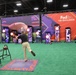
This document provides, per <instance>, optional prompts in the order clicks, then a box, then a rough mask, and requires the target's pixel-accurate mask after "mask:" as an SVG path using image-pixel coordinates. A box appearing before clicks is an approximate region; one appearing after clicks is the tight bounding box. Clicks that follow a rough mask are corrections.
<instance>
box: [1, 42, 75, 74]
mask: <svg viewBox="0 0 76 75" xmlns="http://www.w3.org/2000/svg"><path fill="white" fill-rule="evenodd" d="M3 45H4V44H2V43H1V44H0V49H1V48H2V47H3ZM7 45H8V47H9V50H10V53H11V56H12V59H23V57H24V56H23V50H22V45H21V44H13V43H11V44H10V43H9V44H7ZM30 45H31V48H32V50H33V51H34V52H35V53H36V56H35V57H34V56H32V55H31V53H29V52H28V51H27V56H28V59H35V60H38V64H37V66H36V68H35V70H34V72H22V71H0V75H76V43H64V42H62V43H52V44H45V43H31V44H30ZM9 62H10V58H9V57H7V58H5V59H4V60H2V65H3V66H4V65H5V64H7V63H9ZM0 67H1V66H0Z"/></svg>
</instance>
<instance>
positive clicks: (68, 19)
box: [59, 15, 75, 22]
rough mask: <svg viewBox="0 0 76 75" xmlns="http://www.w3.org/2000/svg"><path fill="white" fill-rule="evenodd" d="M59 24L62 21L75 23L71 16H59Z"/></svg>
mask: <svg viewBox="0 0 76 75" xmlns="http://www.w3.org/2000/svg"><path fill="white" fill-rule="evenodd" d="M59 21H60V22H62V21H63V22H64V21H75V19H74V18H73V17H72V16H69V15H66V16H60V19H59Z"/></svg>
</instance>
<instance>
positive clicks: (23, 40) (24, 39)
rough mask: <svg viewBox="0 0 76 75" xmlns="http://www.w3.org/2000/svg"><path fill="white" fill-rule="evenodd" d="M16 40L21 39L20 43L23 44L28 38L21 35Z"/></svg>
mask: <svg viewBox="0 0 76 75" xmlns="http://www.w3.org/2000/svg"><path fill="white" fill-rule="evenodd" d="M18 39H21V40H22V43H23V42H28V37H27V35H26V34H22V35H20V36H18Z"/></svg>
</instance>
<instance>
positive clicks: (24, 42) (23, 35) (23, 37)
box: [15, 31, 36, 62]
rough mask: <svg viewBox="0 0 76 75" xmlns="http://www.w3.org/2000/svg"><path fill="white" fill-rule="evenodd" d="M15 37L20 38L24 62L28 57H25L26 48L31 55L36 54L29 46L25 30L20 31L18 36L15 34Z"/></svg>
mask: <svg viewBox="0 0 76 75" xmlns="http://www.w3.org/2000/svg"><path fill="white" fill-rule="evenodd" d="M15 37H16V39H21V40H22V42H21V43H22V47H23V50H24V61H25V62H26V61H27V60H28V59H27V56H26V49H28V51H29V52H30V53H31V54H32V55H33V56H36V54H35V53H34V52H33V51H32V50H31V47H30V44H29V42H28V37H27V34H26V32H25V31H22V32H21V35H20V36H15Z"/></svg>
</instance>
